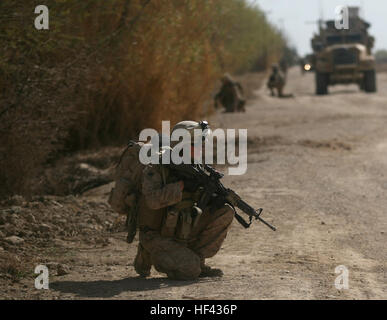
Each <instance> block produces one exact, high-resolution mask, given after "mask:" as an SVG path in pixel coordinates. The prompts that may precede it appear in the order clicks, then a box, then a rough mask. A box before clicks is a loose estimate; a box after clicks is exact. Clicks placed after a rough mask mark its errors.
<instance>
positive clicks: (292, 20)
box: [249, 0, 387, 54]
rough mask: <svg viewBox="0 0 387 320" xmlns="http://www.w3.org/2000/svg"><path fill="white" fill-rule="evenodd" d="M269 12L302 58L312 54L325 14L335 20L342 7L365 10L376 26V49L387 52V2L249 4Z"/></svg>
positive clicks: (264, 0)
mask: <svg viewBox="0 0 387 320" xmlns="http://www.w3.org/2000/svg"><path fill="white" fill-rule="evenodd" d="M249 2H251V3H256V4H258V5H259V6H260V8H261V9H263V10H264V11H266V12H267V17H268V19H269V20H270V21H271V22H272V23H274V24H276V25H277V26H278V27H281V28H285V32H286V34H287V35H288V37H289V38H290V40H291V43H292V44H294V45H295V46H296V47H297V50H298V52H299V53H300V54H306V53H310V52H311V51H312V50H311V47H310V39H311V37H312V35H313V33H314V32H316V31H317V30H318V29H317V24H313V23H311V22H313V21H315V20H317V19H318V18H319V16H320V12H321V11H322V12H323V18H324V20H328V19H334V17H335V8H336V6H339V5H349V6H361V7H362V8H363V11H362V13H361V15H362V16H363V17H365V20H366V21H368V22H370V23H371V24H372V26H371V28H370V29H369V31H370V33H371V34H372V35H373V36H374V37H375V39H376V41H375V48H376V49H387V0H255V1H254V0H249Z"/></svg>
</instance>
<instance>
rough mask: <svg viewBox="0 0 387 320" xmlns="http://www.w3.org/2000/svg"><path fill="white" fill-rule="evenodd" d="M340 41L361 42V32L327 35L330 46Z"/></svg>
mask: <svg viewBox="0 0 387 320" xmlns="http://www.w3.org/2000/svg"><path fill="white" fill-rule="evenodd" d="M340 43H362V36H361V34H350V35H345V36H341V35H333V36H328V37H327V44H328V46H332V45H335V44H340Z"/></svg>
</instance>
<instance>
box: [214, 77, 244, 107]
mask: <svg viewBox="0 0 387 320" xmlns="http://www.w3.org/2000/svg"><path fill="white" fill-rule="evenodd" d="M221 82H222V86H221V88H220V90H219V92H218V93H217V94H216V95H215V97H214V100H215V109H217V108H218V102H220V103H221V104H222V106H223V107H224V108H225V111H226V112H245V104H246V100H245V98H244V97H243V88H242V86H241V85H240V83H239V82H236V81H235V80H233V79H232V78H231V76H230V75H229V74H228V73H226V74H225V75H224V76H223V77H222V78H221Z"/></svg>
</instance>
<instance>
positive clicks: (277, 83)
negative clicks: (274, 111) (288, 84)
mask: <svg viewBox="0 0 387 320" xmlns="http://www.w3.org/2000/svg"><path fill="white" fill-rule="evenodd" d="M284 86H285V77H284V75H283V74H282V72H281V71H280V69H279V66H278V64H276V63H275V64H273V65H272V73H271V75H270V77H269V81H268V82H267V87H268V88H269V89H270V92H271V95H272V96H273V97H274V96H275V93H274V89H277V94H278V97H279V98H282V97H284V94H283V88H284Z"/></svg>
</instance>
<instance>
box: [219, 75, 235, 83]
mask: <svg viewBox="0 0 387 320" xmlns="http://www.w3.org/2000/svg"><path fill="white" fill-rule="evenodd" d="M221 81H222V83H228V82H233V81H234V80H233V78H232V77H231V75H230V74H229V73H225V74H224V75H223V76H222V78H221Z"/></svg>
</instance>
